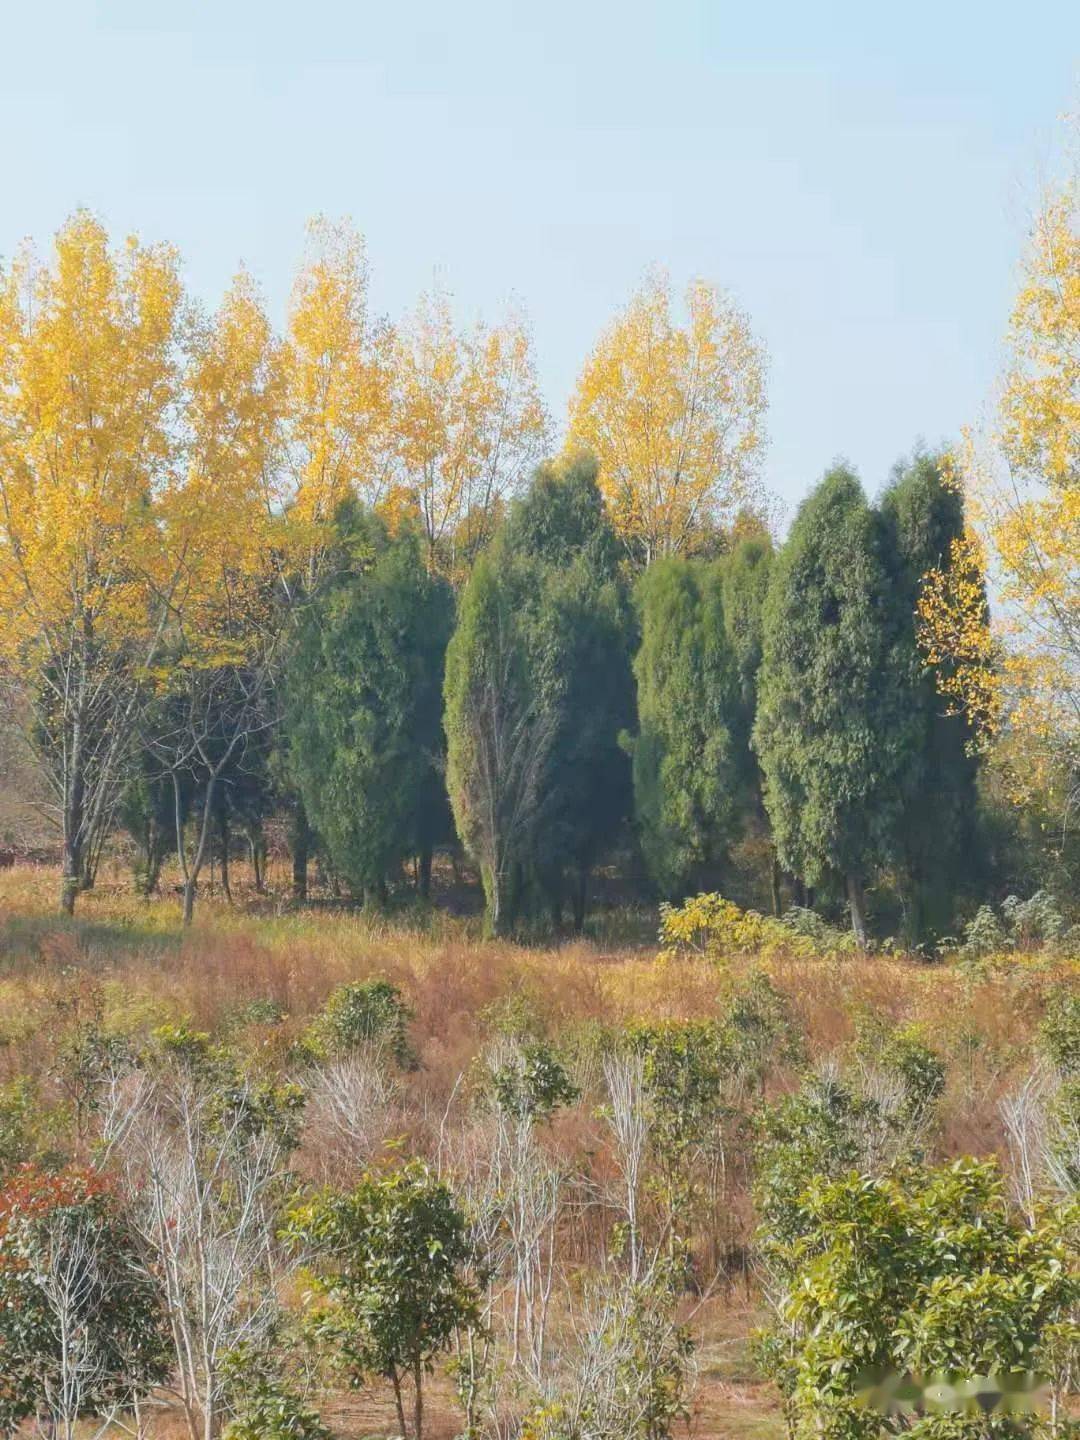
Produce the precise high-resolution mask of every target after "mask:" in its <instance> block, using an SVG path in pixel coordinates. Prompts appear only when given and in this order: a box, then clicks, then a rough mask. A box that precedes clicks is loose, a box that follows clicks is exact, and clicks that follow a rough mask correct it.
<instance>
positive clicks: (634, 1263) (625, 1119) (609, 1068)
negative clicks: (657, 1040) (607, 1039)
mask: <svg viewBox="0 0 1080 1440" xmlns="http://www.w3.org/2000/svg"><path fill="white" fill-rule="evenodd" d="M603 1063H604V1083H605V1085H606V1087H607V1093H608V1105H607V1108H606V1111H605V1114H606V1117H607V1121H608V1125H609V1127H610V1129H611V1133H612V1136H613V1138H614V1141H615V1159H616V1163H617V1164H618V1166H619V1170H620V1172H621V1173H622V1178H623V1196H624V1199H623V1204H624V1207H625V1210H626V1223H627V1227H628V1230H629V1236H628V1240H629V1248H630V1278H631V1280H632V1281H633V1282H634V1283H636V1282H637V1279H638V1271H639V1268H640V1262H641V1230H640V1225H639V1221H638V1197H639V1195H640V1193H641V1180H642V1174H643V1170H644V1165H645V1158H646V1151H647V1148H648V1144H649V1113H648V1106H647V1102H646V1096H645V1059H644V1056H642V1055H640V1054H637V1055H635V1054H627V1053H625V1052H623V1051H621V1050H613V1051H609V1052H608V1053H607V1054H605V1056H604V1062H603Z"/></svg>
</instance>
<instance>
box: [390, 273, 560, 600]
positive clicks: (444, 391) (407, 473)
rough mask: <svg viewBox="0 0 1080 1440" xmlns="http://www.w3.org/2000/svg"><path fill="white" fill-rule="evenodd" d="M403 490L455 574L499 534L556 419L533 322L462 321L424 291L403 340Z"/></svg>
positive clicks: (398, 354)
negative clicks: (505, 511) (543, 386)
mask: <svg viewBox="0 0 1080 1440" xmlns="http://www.w3.org/2000/svg"><path fill="white" fill-rule="evenodd" d="M395 375H396V395H395V406H396V413H395V422H394V423H395V431H396V435H397V446H398V452H397V453H398V461H399V469H400V485H401V492H402V493H407V494H410V495H411V496H412V499H413V503H414V505H415V507H416V511H417V513H418V515H419V518H420V522H421V524H422V526H423V532H424V535H425V537H426V539H427V543H428V551H429V556H430V557H431V563H432V565H433V566H437V567H441V568H443V569H444V570H445V571H446V572H447V573H449V574H451V575H453V574H456V573H458V572H459V571H460V569H461V568H462V566H464V565H467V564H469V563H471V560H472V559H473V558H474V556H475V554H476V552H477V550H478V548H479V547H480V546H481V545H482V544H483V543H484V542H485V541H486V540H487V539H489V538H490V535H491V532H492V530H493V528H494V524H495V521H496V519H497V517H498V513H499V507H500V505H501V503H502V501H503V500H504V499H505V498H506V497H507V496H508V495H509V494H511V493H512V492H513V491H514V490H515V489H516V488H517V487H518V486H519V485H520V483H521V482H522V481H523V480H524V479H525V477H526V476H527V474H528V472H529V471H530V470H531V469H532V467H533V466H534V465H535V464H537V463H538V461H539V460H540V459H541V458H542V455H543V451H544V447H545V444H546V441H547V435H548V420H547V414H546V411H545V409H544V405H543V402H542V400H541V398H540V390H539V386H538V384H537V379H536V371H535V365H534V362H533V355H532V343H531V337H530V335H529V332H528V329H527V327H526V325H525V323H524V320H523V319H522V318H521V317H520V316H514V315H511V316H509V317H508V318H507V319H506V320H504V321H503V322H502V323H501V324H500V325H497V326H495V327H494V328H491V329H488V328H486V327H484V326H482V325H477V326H476V327H475V329H474V330H472V331H471V332H463V331H459V330H457V329H456V328H455V326H454V323H453V319H452V316H451V313H450V305H449V301H448V299H447V297H446V296H445V295H442V294H435V295H428V296H424V297H422V299H421V301H420V304H419V305H418V306H417V308H416V310H415V312H414V313H413V315H412V316H411V317H410V319H409V320H408V322H407V323H406V324H405V326H403V327H402V329H401V331H400V333H399V334H398V336H397V343H396V346H395Z"/></svg>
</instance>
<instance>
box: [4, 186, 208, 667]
mask: <svg viewBox="0 0 1080 1440" xmlns="http://www.w3.org/2000/svg"><path fill="white" fill-rule="evenodd" d="M181 308H182V293H181V286H180V280H179V273H178V263H177V257H176V255H175V252H173V251H172V250H171V249H169V248H168V247H160V246H158V247H154V246H149V247H147V246H142V245H140V244H139V243H138V242H137V241H135V240H128V242H127V243H126V244H125V245H124V246H123V247H122V248H121V249H120V250H119V251H118V252H117V251H113V250H111V249H110V247H109V243H108V237H107V235H106V233H105V230H104V228H103V227H102V226H101V224H100V223H99V222H98V221H97V220H95V219H94V218H93V217H92V216H90V215H89V214H87V213H86V212H85V211H80V212H78V213H77V214H75V215H74V216H73V217H72V219H71V220H70V221H68V223H67V224H66V225H65V226H64V227H63V229H62V230H61V231H60V232H59V234H58V235H57V237H56V243H55V255H54V260H53V264H52V265H51V266H46V265H43V264H42V263H41V262H39V261H38V260H37V259H36V257H35V256H34V255H33V254H32V253H30V252H26V253H24V254H23V255H22V256H21V257H20V259H19V260H18V262H17V263H16V265H15V266H14V268H13V270H12V272H11V273H10V275H8V276H7V277H5V279H4V282H3V301H2V302H0V357H2V358H0V371H2V377H3V384H2V385H0V451H2V461H3V463H2V465H0V502H2V509H0V606H2V608H3V613H4V618H5V625H4V627H3V641H2V642H0V643H5V644H6V646H7V647H8V648H9V649H18V648H19V646H20V645H22V644H23V643H25V642H26V641H27V640H28V639H30V638H31V637H34V638H37V639H40V638H41V636H42V635H43V634H45V635H46V636H47V634H48V633H49V629H50V627H51V626H55V625H59V626H63V625H64V624H65V623H67V622H68V621H69V619H70V617H71V616H72V614H73V613H74V612H77V613H78V614H79V615H80V616H81V618H82V623H83V624H84V625H91V626H93V627H94V628H95V630H96V632H97V633H99V634H100V635H102V636H105V635H107V634H108V633H109V632H110V631H114V630H115V631H118V632H121V633H122V632H125V631H126V630H128V629H129V628H130V627H132V626H136V627H138V626H139V625H140V624H143V625H144V624H145V623H146V615H145V595H144V592H143V584H144V581H145V576H146V574H147V572H148V571H149V570H150V569H151V568H152V566H153V563H154V555H155V551H156V550H157V549H158V547H159V543H160V535H159V531H158V529H157V527H156V525H155V523H154V503H155V499H156V497H157V496H158V495H159V494H160V493H161V492H162V491H163V490H164V489H166V488H167V487H168V485H169V484H170V483H171V481H172V479H173V472H172V465H173V461H174V457H175V449H176V441H175V418H176V411H175V406H176V400H177V387H178V378H179V374H180V346H179V338H180V328H181Z"/></svg>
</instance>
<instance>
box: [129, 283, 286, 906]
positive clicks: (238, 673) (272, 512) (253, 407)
mask: <svg viewBox="0 0 1080 1440" xmlns="http://www.w3.org/2000/svg"><path fill="white" fill-rule="evenodd" d="M285 400H286V367H285V357H284V355H283V348H282V346H281V345H280V343H279V342H278V341H277V339H276V338H275V335H274V331H273V328H272V326H271V324H270V321H269V319H268V318H267V315H266V312H265V309H264V307H263V305H262V302H261V299H260V297H259V295H258V293H257V291H256V289H255V287H254V286H253V284H252V282H251V280H250V279H249V277H248V276H247V275H244V274H241V275H239V276H238V277H237V278H236V280H235V281H234V282H233V285H232V287H231V288H230V290H229V291H228V293H227V294H226V296H225V298H224V300H223V301H222V304H221V306H220V307H219V309H218V311H217V313H216V314H215V315H214V316H213V317H212V319H210V320H208V321H202V322H201V323H199V324H198V325H196V326H195V327H194V335H193V339H192V343H191V354H190V361H189V368H188V376H187V405H186V411H185V421H186V457H185V458H186V468H185V475H184V481H183V484H182V485H181V486H179V487H178V488H177V489H176V491H175V492H174V494H173V495H172V496H170V503H169V505H168V506H167V507H166V508H165V511H164V516H163V519H164V522H165V523H164V531H165V535H166V538H167V542H168V545H169V548H170V559H169V564H170V568H171V569H172V570H173V572H174V573H177V574H178V575H179V577H180V580H179V583H178V585H177V604H176V605H175V606H174V610H173V623H172V625H171V626H170V642H171V643H170V650H169V654H168V656H167V662H168V663H166V664H164V665H163V666H162V667H161V670H160V672H159V680H160V685H159V696H158V698H159V702H160V703H159V704H158V705H157V706H156V707H155V708H154V709H153V710H152V712H151V716H150V718H151V722H152V723H151V724H150V725H149V726H148V727H147V733H146V743H147V746H148V749H149V751H150V753H151V754H152V755H153V756H154V757H155V758H156V760H157V764H158V769H159V771H160V773H161V774H162V775H168V776H169V777H170V778H171V780H172V784H173V789H174V794H175V798H176V806H175V811H176V815H177V818H178V824H177V835H176V844H177V854H178V858H179V861H180V867H181V872H182V875H183V881H184V889H183V895H184V922H185V924H188V923H190V921H191V919H192V915H193V911H194V903H195V893H196V887H197V884H198V880H199V874H200V872H201V870H202V867H203V863H204V861H205V859H206V857H207V854H208V852H209V846H210V843H211V835H212V829H211V827H212V824H213V822H214V820H215V818H216V819H218V820H219V821H220V820H221V819H222V817H223V815H224V812H223V811H222V810H221V807H220V806H219V805H218V804H217V803H216V802H217V800H218V793H217V792H218V788H219V786H220V783H221V779H222V776H223V774H224V773H225V771H226V769H227V767H229V766H230V765H241V766H242V764H243V761H244V756H245V753H246V751H247V749H248V747H250V746H251V745H253V744H254V743H255V742H256V737H257V736H259V735H260V734H261V733H262V732H263V731H265V730H267V729H268V728H269V727H270V726H271V725H272V723H273V720H274V711H273V707H272V705H271V704H270V696H269V691H270V686H271V682H272V678H273V673H274V661H275V659H276V654H277V649H278V644H279V641H280V638H281V635H282V630H283V626H284V624H285V622H286V619H287V615H288V606H287V604H286V603H285V602H286V598H287V581H288V567H289V565H290V561H291V558H292V554H293V550H294V546H293V545H292V543H291V540H292V537H291V534H290V533H289V532H290V525H291V516H290V513H289V511H288V509H287V508H285V507H283V506H282V503H281V501H282V496H281V425H282V421H283V418H284V413H285ZM192 782H193V783H194V784H195V786H196V789H197V792H198V799H199V805H198V814H199V820H198V824H197V827H196V830H195V834H194V837H193V842H192V847H191V849H192V853H191V855H190V857H189V854H188V846H187V844H186V843H185V835H184V833H183V827H182V826H181V825H180V824H179V817H180V815H181V803H180V801H181V789H182V786H183V785H184V784H189V785H190V784H191V783H192Z"/></svg>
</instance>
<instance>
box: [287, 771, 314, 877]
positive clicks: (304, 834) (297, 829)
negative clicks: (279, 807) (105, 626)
mask: <svg viewBox="0 0 1080 1440" xmlns="http://www.w3.org/2000/svg"><path fill="white" fill-rule="evenodd" d="M289 839H290V842H291V846H290V848H291V849H292V896H293V899H294V900H296V901H298V902H301V903H302V902H303V901H305V900H306V899H307V897H308V857H309V854H310V852H311V827H310V825H309V824H308V818H307V811H306V810H305V809H304V802H303V800H301V799H300V797H299V796H297V799H296V809H295V810H294V811H293V817H292V834H291V835H290V837H289Z"/></svg>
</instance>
